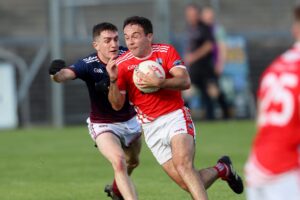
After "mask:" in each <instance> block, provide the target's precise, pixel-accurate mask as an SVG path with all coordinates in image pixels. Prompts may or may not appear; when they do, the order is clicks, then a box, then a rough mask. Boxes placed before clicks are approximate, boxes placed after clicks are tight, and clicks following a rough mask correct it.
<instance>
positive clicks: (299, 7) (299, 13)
mask: <svg viewBox="0 0 300 200" xmlns="http://www.w3.org/2000/svg"><path fill="white" fill-rule="evenodd" d="M294 19H295V21H297V22H300V3H297V4H296V6H295V8H294Z"/></svg>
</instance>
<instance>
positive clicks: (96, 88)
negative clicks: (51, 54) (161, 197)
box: [49, 22, 141, 200]
mask: <svg viewBox="0 0 300 200" xmlns="http://www.w3.org/2000/svg"><path fill="white" fill-rule="evenodd" d="M93 47H94V49H95V50H96V52H94V53H92V54H90V55H88V56H86V57H85V58H83V59H80V60H78V61H77V62H76V63H74V64H73V65H71V66H69V67H66V66H65V62H64V61H63V60H54V61H53V62H52V64H51V67H50V69H49V73H50V75H51V77H52V79H53V80H54V81H56V82H65V81H68V80H73V79H76V78H78V79H81V80H82V81H84V82H85V83H86V86H87V88H88V92H89V97H90V103H91V112H90V117H89V118H88V119H87V123H88V128H89V133H90V136H91V137H92V139H93V140H94V141H95V143H96V144H97V145H96V146H97V147H98V149H99V151H100V152H101V153H102V155H103V156H104V157H105V158H106V159H107V160H108V161H109V162H110V163H111V165H112V168H113V170H114V175H115V180H114V181H113V184H112V185H108V186H107V187H106V188H105V192H107V194H108V196H110V197H111V198H112V199H113V200H123V199H130V200H137V193H136V191H135V188H134V185H133V183H132V181H131V179H130V177H129V175H130V174H131V173H132V171H133V170H134V168H136V167H137V166H138V164H139V158H138V156H139V153H140V150H141V139H140V136H141V127H140V125H139V123H138V122H137V120H136V118H135V115H136V112H135V111H134V109H133V107H132V106H131V105H130V104H129V102H128V99H127V100H126V102H125V106H124V107H123V109H122V110H119V111H115V110H114V109H113V108H112V107H111V105H110V103H109V101H108V86H109V77H108V74H107V72H106V65H107V63H108V61H109V59H110V58H111V57H116V56H118V55H121V54H123V53H124V52H125V51H127V49H126V48H124V47H120V46H119V36H118V29H117V27H116V26H115V25H113V24H111V23H107V22H104V23H100V24H97V25H95V26H94V28H93Z"/></svg>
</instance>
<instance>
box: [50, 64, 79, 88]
mask: <svg viewBox="0 0 300 200" xmlns="http://www.w3.org/2000/svg"><path fill="white" fill-rule="evenodd" d="M65 67H66V63H65V61H64V60H53V61H52V62H51V65H50V68H49V74H50V77H51V79H52V80H53V81H55V82H57V83H60V82H64V81H67V80H73V79H74V78H76V74H75V73H74V72H73V71H72V70H70V69H67V68H65Z"/></svg>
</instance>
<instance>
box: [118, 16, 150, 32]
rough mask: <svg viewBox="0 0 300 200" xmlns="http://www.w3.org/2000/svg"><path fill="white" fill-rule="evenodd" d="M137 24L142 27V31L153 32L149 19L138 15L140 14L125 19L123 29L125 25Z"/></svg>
mask: <svg viewBox="0 0 300 200" xmlns="http://www.w3.org/2000/svg"><path fill="white" fill-rule="evenodd" d="M129 24H131V25H139V26H141V27H142V28H143V29H144V33H145V34H146V35H147V34H148V33H153V26H152V23H151V21H150V20H149V19H147V18H146V17H140V16H132V17H128V18H127V19H125V21H124V24H123V29H124V28H125V26H127V25H129Z"/></svg>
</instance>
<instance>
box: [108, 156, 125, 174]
mask: <svg viewBox="0 0 300 200" xmlns="http://www.w3.org/2000/svg"><path fill="white" fill-rule="evenodd" d="M112 166H113V168H114V171H126V170H127V165H126V161H125V157H124V156H116V158H115V159H114V160H113V161H112Z"/></svg>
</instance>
